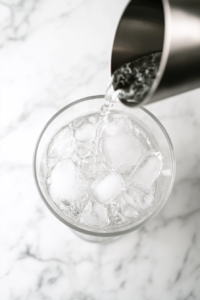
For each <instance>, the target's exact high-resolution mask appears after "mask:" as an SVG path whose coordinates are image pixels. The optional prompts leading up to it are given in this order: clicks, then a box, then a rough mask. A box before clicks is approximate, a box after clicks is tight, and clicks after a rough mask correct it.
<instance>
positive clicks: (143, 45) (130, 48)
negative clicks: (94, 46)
mask: <svg viewBox="0 0 200 300" xmlns="http://www.w3.org/2000/svg"><path fill="white" fill-rule="evenodd" d="M155 51H162V59H161V63H160V67H159V71H158V74H157V77H156V79H155V81H154V84H153V86H152V87H151V89H150V91H149V93H148V95H147V96H146V98H145V99H144V100H143V102H142V103H140V105H144V104H148V103H152V102H155V101H158V100H161V99H165V98H168V97H171V96H174V95H177V94H180V93H183V92H186V91H189V90H192V89H196V88H199V87H200V0H131V1H130V2H129V4H128V5H127V7H126V8H125V10H124V12H123V14H122V16H121V19H120V21H119V24H118V27H117V30H116V34H115V38H114V42H113V48H112V55H111V73H113V72H114V71H115V70H117V69H118V68H119V67H120V66H121V65H123V64H124V63H127V62H129V61H131V60H133V59H134V58H137V57H140V56H143V55H145V54H148V53H151V52H155ZM123 103H124V104H126V105H129V106H135V103H131V102H127V101H125V100H123Z"/></svg>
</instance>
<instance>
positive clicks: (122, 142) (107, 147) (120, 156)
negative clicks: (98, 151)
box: [102, 135, 141, 172]
mask: <svg viewBox="0 0 200 300" xmlns="http://www.w3.org/2000/svg"><path fill="white" fill-rule="evenodd" d="M102 151H103V153H104V155H105V159H107V160H108V161H109V162H110V163H111V165H112V167H113V168H115V169H117V170H118V171H119V172H124V171H125V170H127V169H131V168H132V167H133V166H134V165H136V163H137V162H138V160H139V158H140V156H141V151H140V147H139V144H138V141H137V139H136V138H135V137H134V136H133V135H131V136H130V135H120V136H110V137H105V138H104V139H103V141H102Z"/></svg>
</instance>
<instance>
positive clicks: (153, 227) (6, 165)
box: [0, 0, 200, 300]
mask: <svg viewBox="0 0 200 300" xmlns="http://www.w3.org/2000/svg"><path fill="white" fill-rule="evenodd" d="M126 3H127V0H126V1H125V0H109V1H106V0H101V1H100V0H96V1H91V0H86V1H84V0H74V1H69V0H59V1H55V0H48V1H47V0H38V1H36V0H26V1H23V0H6V1H1V2H0V20H1V21H0V33H1V34H0V47H1V48H0V66H1V67H0V299H1V300H43V299H45V300H102V299H103V300H122V299H126V300H132V299H138V300H155V299H162V300H194V299H196V300H198V299H200V256H199V253H200V139H199V137H200V134H199V132H200V102H199V98H200V89H198V90H195V91H191V92H188V93H185V94H182V95H179V96H176V97H173V98H170V99H168V100H164V101H162V102H158V103H154V104H152V105H149V106H148V107H147V108H148V109H149V110H150V111H151V112H152V113H153V114H155V116H156V117H157V118H158V119H159V120H160V121H161V122H162V124H163V125H164V126H165V128H166V129H167V131H168V133H169V135H170V137H171V139H172V142H173V145H174V149H175V154H176V159H177V176H176V181H175V185H174V189H173V191H172V194H171V196H170V198H169V200H168V202H167V204H166V205H165V207H164V208H163V209H162V211H161V212H160V213H159V214H158V215H157V216H156V218H155V219H153V220H152V221H150V222H149V223H148V224H146V225H145V226H144V227H143V228H141V229H139V230H138V231H135V232H133V233H131V234H129V235H126V236H124V237H123V238H122V239H120V240H117V241H115V242H113V243H111V244H107V245H97V244H90V243H87V242H84V241H82V240H81V239H79V238H78V237H76V236H75V235H74V234H73V233H72V232H71V231H70V230H69V229H68V228H67V227H65V226H64V225H63V224H62V223H60V222H59V221H58V220H57V219H56V218H55V217H54V216H53V215H52V214H51V213H50V212H49V211H48V209H47V208H46V207H45V205H44V204H43V202H42V201H41V199H40V196H39V194H38V192H37V190H36V187H35V183H34V179H33V172H32V156H33V151H34V147H35V144H36V140H37V138H38V135H39V133H40V131H41V129H42V127H43V126H44V125H45V123H46V122H47V120H48V119H49V118H50V117H51V116H52V115H53V114H54V113H55V112H57V110H58V109H60V108H62V107H63V106H64V105H66V104H68V103H69V102H71V101H74V100H76V99H79V98H82V97H85V96H90V95H95V94H103V93H104V91H105V88H106V86H107V83H108V80H109V72H110V71H109V63H110V53H111V46H112V41H113V38H114V32H115V28H116V26H117V22H118V18H119V16H120V14H121V11H122V10H123V7H124V6H125V4H126Z"/></svg>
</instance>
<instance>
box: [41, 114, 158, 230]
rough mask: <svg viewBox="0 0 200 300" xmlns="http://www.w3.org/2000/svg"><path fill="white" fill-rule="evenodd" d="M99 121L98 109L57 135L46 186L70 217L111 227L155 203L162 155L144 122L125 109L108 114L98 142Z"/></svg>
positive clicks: (49, 154) (51, 147)
mask: <svg viewBox="0 0 200 300" xmlns="http://www.w3.org/2000/svg"><path fill="white" fill-rule="evenodd" d="M100 119H101V115H100V114H99V113H94V114H88V115H86V116H83V117H80V118H77V119H75V120H73V121H72V122H70V123H69V124H67V125H66V126H65V127H63V128H61V129H60V131H59V132H58V133H57V134H56V135H55V136H54V137H53V139H52V140H51V142H50V143H49V146H48V149H47V154H46V164H47V169H48V172H47V177H46V184H47V187H48V191H49V194H50V196H51V198H52V200H53V201H54V202H55V203H56V205H57V206H58V207H59V208H60V209H61V210H62V211H63V213H65V214H66V215H67V216H68V217H70V218H72V219H73V220H75V221H77V222H79V223H83V224H85V225H87V226H91V227H101V228H102V227H104V228H107V227H110V226H112V227H115V226H120V225H122V224H126V223H130V222H132V221H133V220H135V219H136V218H138V216H139V215H140V214H141V212H143V211H145V210H147V209H148V208H150V207H151V206H152V204H153V202H154V195H155V192H156V181H157V179H158V177H159V175H160V173H161V170H162V155H161V153H160V152H159V150H158V149H156V147H155V145H153V143H152V144H151V143H150V142H149V140H150V137H149V134H148V132H146V131H145V129H144V128H142V126H141V124H138V123H137V122H136V121H135V120H134V119H133V118H132V117H131V116H130V115H128V114H125V113H122V112H111V113H110V114H109V115H108V116H107V118H106V119H105V122H104V128H103V131H102V132H103V134H102V136H101V138H100V139H99V140H98V141H97V139H96V132H97V129H99V128H98V126H100V125H99V124H101V122H100ZM136 129H137V130H136Z"/></svg>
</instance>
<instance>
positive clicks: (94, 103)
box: [33, 95, 176, 243]
mask: <svg viewBox="0 0 200 300" xmlns="http://www.w3.org/2000/svg"><path fill="white" fill-rule="evenodd" d="M104 101H105V98H104V96H102V95H99V96H91V97H87V98H83V99H80V100H77V101H75V102H73V103H70V104H68V105H67V106H65V107H63V108H62V109H61V110H60V111H58V112H57V113H56V114H55V115H54V116H53V117H52V118H51V119H50V120H49V121H48V122H47V124H46V125H45V127H44V129H43V130H42V132H41V134H40V136H39V139H38V141H37V144H36V148H35V152H34V167H33V168H34V178H35V182H36V186H37V189H38V191H39V193H40V195H41V198H42V199H43V201H44V202H45V204H46V205H47V207H48V208H49V209H50V211H51V212H52V213H53V214H54V216H55V217H56V218H57V219H59V220H60V221H61V222H63V223H64V224H65V225H67V226H68V227H70V228H71V229H72V230H73V231H74V233H76V234H77V235H78V236H79V237H81V238H83V239H84V240H87V241H90V242H100V243H106V242H110V241H113V240H115V239H116V238H118V237H120V236H123V235H124V234H127V233H129V232H131V231H133V230H136V229H138V228H140V227H141V226H143V225H144V224H146V222H147V221H149V220H150V219H152V218H154V217H155V216H156V214H157V213H158V212H159V211H160V210H161V208H162V207H163V206H164V204H165V203H166V201H167V199H168V198H169V195H170V193H171V190H172V187H173V183H174V178H175V169H176V164H175V157H174V150H173V146H172V142H171V140H170V138H169V135H168V133H167V132H166V130H165V128H164V127H163V125H162V124H161V123H160V122H159V121H158V120H157V119H156V117H155V116H154V115H152V114H151V113H150V112H149V111H148V110H147V109H145V108H130V107H127V106H125V105H123V104H122V103H121V102H117V103H115V104H114V106H113V107H112V109H111V110H114V111H115V112H116V111H117V112H119V113H120V112H122V113H127V114H129V115H131V116H132V117H133V119H135V120H136V121H137V122H138V123H139V124H142V127H143V128H145V129H146V131H147V132H149V133H150V134H151V135H152V136H153V137H154V139H155V142H156V143H157V148H158V149H159V151H160V152H161V153H162V156H163V168H162V172H161V175H160V176H159V178H158V179H157V186H156V192H155V198H154V201H153V204H152V206H151V207H149V209H147V210H146V211H144V212H142V213H141V214H139V215H138V216H137V218H135V219H133V220H132V221H131V222H130V223H129V224H122V225H120V226H119V225H118V226H116V227H115V228H109V227H107V228H106V229H105V228H96V227H91V226H87V225H84V224H81V223H78V222H76V221H75V220H73V219H71V218H70V217H69V216H67V215H66V214H65V213H64V212H63V211H61V210H60V209H59V208H58V206H57V205H56V204H55V203H54V201H53V200H52V199H51V197H50V195H49V192H48V189H47V186H46V183H45V174H46V173H45V172H46V169H45V153H46V150H47V147H48V145H49V142H50V140H51V139H52V137H53V136H54V135H55V134H56V133H57V132H58V131H59V130H60V129H61V128H62V127H64V126H65V125H67V124H68V123H69V122H71V121H72V120H74V119H76V118H79V117H80V116H83V115H87V114H92V113H97V112H100V109H101V107H102V105H103V104H104ZM124 155H126V153H124Z"/></svg>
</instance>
